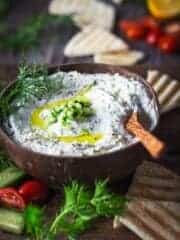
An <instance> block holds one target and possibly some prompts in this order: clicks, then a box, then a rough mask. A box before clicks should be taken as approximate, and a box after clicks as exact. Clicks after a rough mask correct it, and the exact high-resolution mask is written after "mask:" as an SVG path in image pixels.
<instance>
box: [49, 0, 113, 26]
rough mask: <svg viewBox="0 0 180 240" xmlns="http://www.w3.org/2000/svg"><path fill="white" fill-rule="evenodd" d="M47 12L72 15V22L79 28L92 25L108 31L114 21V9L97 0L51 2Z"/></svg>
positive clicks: (55, 0)
mask: <svg viewBox="0 0 180 240" xmlns="http://www.w3.org/2000/svg"><path fill="white" fill-rule="evenodd" d="M49 12H50V13H51V14H62V15H69V14H73V19H74V22H75V23H76V25H77V26H79V27H80V28H83V27H86V26H87V25H92V24H94V25H97V26H99V27H102V28H106V29H109V30H110V29H111V28H112V27H113V24H114V19H115V9H114V7H113V6H111V5H110V4H106V3H103V2H100V1H97V0H53V1H52V2H51V3H50V5H49Z"/></svg>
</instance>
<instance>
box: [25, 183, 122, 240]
mask: <svg viewBox="0 0 180 240" xmlns="http://www.w3.org/2000/svg"><path fill="white" fill-rule="evenodd" d="M64 194H65V199H64V204H63V207H61V208H60V210H59V213H57V215H56V216H55V218H54V219H52V222H51V223H50V225H47V224H44V223H43V222H44V219H45V216H44V212H43V211H42V209H40V208H38V207H35V206H29V207H28V208H27V209H26V211H25V226H26V231H27V233H28V234H29V235H30V236H31V237H32V239H33V240H45V239H46V240H54V239H55V237H56V236H57V234H65V235H67V237H68V239H70V240H72V239H77V237H78V236H79V234H81V233H82V232H84V231H85V230H87V229H88V228H89V227H90V226H91V225H92V222H93V220H96V219H97V218H99V217H113V216H115V215H117V214H118V215H120V214H122V212H123V210H124V208H125V206H126V203H127V199H126V198H125V197H123V196H119V195H116V194H114V193H111V192H110V191H109V190H108V189H107V181H97V182H96V183H95V189H94V191H92V190H91V189H90V188H88V187H87V186H86V185H84V184H80V183H78V182H76V181H73V182H72V183H71V184H69V185H67V186H65V187H64ZM45 236H46V237H45Z"/></svg>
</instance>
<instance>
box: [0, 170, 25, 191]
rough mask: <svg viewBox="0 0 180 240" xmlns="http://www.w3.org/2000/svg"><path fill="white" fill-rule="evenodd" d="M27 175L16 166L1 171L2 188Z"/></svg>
mask: <svg viewBox="0 0 180 240" xmlns="http://www.w3.org/2000/svg"><path fill="white" fill-rule="evenodd" d="M24 176H25V173H24V172H23V171H22V170H20V169H18V168H16V167H15V166H12V167H8V168H6V169H5V170H3V171H1V172H0V188H3V187H8V186H12V185H14V184H15V183H17V182H18V181H19V180H20V179H22V178H23V177H24Z"/></svg>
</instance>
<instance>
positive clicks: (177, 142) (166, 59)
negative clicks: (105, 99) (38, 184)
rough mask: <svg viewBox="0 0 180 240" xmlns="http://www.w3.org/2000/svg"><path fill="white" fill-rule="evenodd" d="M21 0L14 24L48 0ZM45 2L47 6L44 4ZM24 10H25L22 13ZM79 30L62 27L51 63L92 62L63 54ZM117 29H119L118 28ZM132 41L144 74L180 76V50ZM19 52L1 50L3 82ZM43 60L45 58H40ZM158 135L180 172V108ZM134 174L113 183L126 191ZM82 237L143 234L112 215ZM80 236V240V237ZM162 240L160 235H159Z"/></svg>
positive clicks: (138, 10) (127, 10) (126, 10)
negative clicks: (141, 53)
mask: <svg viewBox="0 0 180 240" xmlns="http://www.w3.org/2000/svg"><path fill="white" fill-rule="evenodd" d="M19 2H21V4H19V5H18V4H17V6H16V7H15V8H14V9H13V10H12V13H11V14H10V16H9V18H8V21H9V22H10V23H11V24H12V25H13V22H14V19H15V22H17V24H18V23H19V22H21V21H23V19H24V16H25V15H26V14H27V15H30V14H31V13H32V10H33V11H34V12H38V11H39V10H40V9H42V8H43V9H46V8H47V3H48V0H43V1H42V0H39V1H37V0H32V1H25V0H22V1H19ZM42 6H43V7H42ZM20 13H21V14H20ZM144 13H146V10H145V9H144V8H142V7H141V6H138V5H133V4H126V5H124V7H123V8H117V17H122V18H123V17H124V16H125V15H126V16H127V17H132V16H134V17H136V16H141V15H143V14H144ZM75 31H77V29H74V28H73V29H63V28H61V32H60V33H61V34H60V37H61V43H60V44H57V45H56V47H55V49H54V51H53V54H52V55H51V56H50V59H46V60H48V64H51V65H52V64H61V63H68V62H87V61H88V62H90V61H92V58H74V59H67V58H65V57H64V56H63V54H62V49H63V46H64V44H65V43H66V41H67V39H68V38H70V36H71V35H72V33H74V32H75ZM115 32H117V29H116V28H115ZM130 45H131V46H133V47H135V48H137V49H141V50H143V51H144V52H145V53H146V59H145V61H144V62H143V63H142V65H141V66H138V67H134V71H136V72H139V73H140V74H142V75H144V76H145V75H146V73H147V69H149V68H156V69H157V68H158V69H160V70H161V71H162V72H165V73H166V72H168V73H170V74H171V75H172V76H173V77H174V78H176V79H179V80H180V67H179V66H180V54H173V55H165V54H161V53H160V52H159V51H158V50H157V49H154V48H151V47H148V46H147V45H146V44H144V43H142V42H140V43H133V42H130ZM17 59H18V58H17V55H16V54H14V53H13V54H12V53H7V52H0V64H1V65H0V80H1V81H3V82H6V83H7V82H9V81H11V80H12V79H13V78H14V76H15V74H16V68H15V66H11V65H12V64H15V63H17ZM40 60H42V59H41V58H40ZM156 133H157V135H158V136H159V137H161V138H162V139H163V140H164V141H165V142H166V143H167V146H168V152H167V154H166V155H165V156H164V157H163V159H162V160H163V161H162V162H163V164H164V165H166V166H167V167H169V168H171V169H173V170H174V171H175V172H177V173H178V174H180V109H176V110H173V111H171V112H169V113H167V114H165V115H163V116H161V119H160V124H159V127H158V129H157V131H156ZM130 181H131V178H128V179H125V180H123V181H121V182H119V183H115V184H113V185H112V189H114V190H115V191H117V192H126V190H127V188H128V185H129V183H130ZM60 198H61V196H58V195H57V196H52V200H51V201H50V202H49V204H48V208H47V215H48V216H49V217H50V216H52V215H53V213H54V212H55V210H56V208H57V206H58V203H59V199H60ZM25 239H27V238H26V237H23V236H22V237H20V236H14V235H11V234H7V233H3V232H0V240H25ZM57 239H59V240H60V239H61V240H64V239H65V238H63V237H58V238H57ZM79 239H80V240H81V239H82V240H120V239H122V240H138V239H139V238H138V237H137V236H135V235H134V234H133V233H131V232H130V231H129V230H127V229H126V228H124V227H122V228H121V229H119V230H116V231H115V230H113V229H112V219H110V220H101V221H99V222H97V223H96V224H94V225H93V227H92V229H91V230H89V231H88V232H87V233H86V234H84V235H83V236H81V237H80V238H79ZM79 239H78V240H79ZM157 240H158V239H157Z"/></svg>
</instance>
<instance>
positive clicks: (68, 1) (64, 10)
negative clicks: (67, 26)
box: [49, 0, 91, 15]
mask: <svg viewBox="0 0 180 240" xmlns="http://www.w3.org/2000/svg"><path fill="white" fill-rule="evenodd" d="M90 1H91V0H52V1H51V2H50V4H49V13H51V14H62V15H69V14H74V13H76V14H77V13H82V12H83V11H84V10H85V9H86V8H87V6H88V5H89V2H90Z"/></svg>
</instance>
